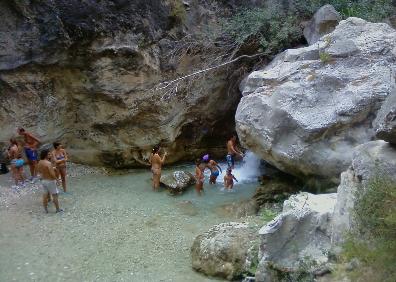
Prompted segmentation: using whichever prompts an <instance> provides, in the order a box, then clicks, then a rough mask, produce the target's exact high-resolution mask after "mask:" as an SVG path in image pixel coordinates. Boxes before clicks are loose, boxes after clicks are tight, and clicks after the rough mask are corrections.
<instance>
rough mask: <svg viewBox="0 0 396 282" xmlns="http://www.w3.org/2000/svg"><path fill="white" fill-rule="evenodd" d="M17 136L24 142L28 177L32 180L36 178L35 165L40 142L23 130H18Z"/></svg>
mask: <svg viewBox="0 0 396 282" xmlns="http://www.w3.org/2000/svg"><path fill="white" fill-rule="evenodd" d="M18 134H19V135H21V136H23V138H24V141H25V148H24V149H25V154H26V158H27V159H28V164H29V169H30V175H31V177H32V179H33V178H34V177H35V176H36V165H37V161H38V155H37V149H38V146H39V144H40V140H38V139H37V138H36V137H35V136H34V135H33V134H31V133H30V132H27V131H26V130H25V129H24V128H19V129H18Z"/></svg>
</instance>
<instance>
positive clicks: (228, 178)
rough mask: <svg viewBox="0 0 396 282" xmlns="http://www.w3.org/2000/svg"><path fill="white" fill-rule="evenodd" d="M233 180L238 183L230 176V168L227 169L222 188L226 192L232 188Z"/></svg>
mask: <svg viewBox="0 0 396 282" xmlns="http://www.w3.org/2000/svg"><path fill="white" fill-rule="evenodd" d="M234 180H235V181H236V182H238V180H237V179H236V178H235V176H234V175H233V174H232V170H231V169H230V168H228V169H227V173H226V175H225V176H224V187H225V188H226V189H228V190H231V189H232V188H233V187H234Z"/></svg>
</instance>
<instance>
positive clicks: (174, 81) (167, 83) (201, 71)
mask: <svg viewBox="0 0 396 282" xmlns="http://www.w3.org/2000/svg"><path fill="white" fill-rule="evenodd" d="M264 54H265V53H258V54H255V55H242V56H239V57H237V58H235V59H232V60H231V61H228V62H224V63H222V64H219V65H216V66H213V67H209V68H206V69H203V70H199V71H196V72H193V73H190V74H188V75H185V76H181V77H179V78H176V79H174V80H170V81H164V82H161V83H160V84H158V85H157V86H156V87H154V90H156V91H158V90H163V89H165V88H168V87H169V86H170V85H172V84H174V83H177V82H179V81H181V80H184V79H187V78H190V77H193V76H196V75H199V74H202V73H205V72H208V71H211V70H214V69H218V68H221V67H224V66H226V65H229V64H232V63H235V62H236V61H239V60H241V59H244V58H247V59H252V58H256V57H259V56H262V55H264Z"/></svg>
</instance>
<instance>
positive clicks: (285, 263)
mask: <svg viewBox="0 0 396 282" xmlns="http://www.w3.org/2000/svg"><path fill="white" fill-rule="evenodd" d="M336 199H337V196H336V194H321V195H313V194H310V193H305V192H304V193H300V194H297V195H293V196H291V197H290V198H289V199H288V200H286V201H285V202H284V205H283V212H282V213H281V214H280V215H278V216H277V217H276V218H275V219H274V220H272V221H271V222H269V223H268V224H267V225H265V226H264V227H262V228H261V229H260V231H259V234H260V240H261V243H260V252H259V261H260V262H259V266H258V268H257V272H256V281H268V282H270V281H277V280H276V277H277V272H293V271H296V270H298V268H299V267H300V264H301V263H302V262H304V263H306V264H308V265H309V264H311V263H313V262H314V263H315V264H316V265H317V266H320V265H322V264H324V263H326V262H327V254H326V253H327V251H328V250H329V249H330V247H331V241H330V237H331V228H330V222H331V217H332V213H333V209H334V205H335V203H336Z"/></svg>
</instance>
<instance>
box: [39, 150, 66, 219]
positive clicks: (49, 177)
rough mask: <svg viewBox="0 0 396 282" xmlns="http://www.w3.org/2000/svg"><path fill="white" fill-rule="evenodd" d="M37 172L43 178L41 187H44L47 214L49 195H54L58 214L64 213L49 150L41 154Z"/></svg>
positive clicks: (44, 203)
mask: <svg viewBox="0 0 396 282" xmlns="http://www.w3.org/2000/svg"><path fill="white" fill-rule="evenodd" d="M37 172H38V174H39V175H40V178H41V185H42V186H43V206H44V210H45V212H46V213H48V201H49V197H48V195H49V194H51V195H52V201H53V202H54V204H55V207H56V212H57V213H58V212H62V211H63V210H62V209H60V208H59V201H58V189H57V187H56V179H57V178H56V173H55V169H54V167H53V166H52V163H51V154H50V152H49V150H43V151H42V152H41V153H40V161H39V163H38V165H37Z"/></svg>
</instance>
